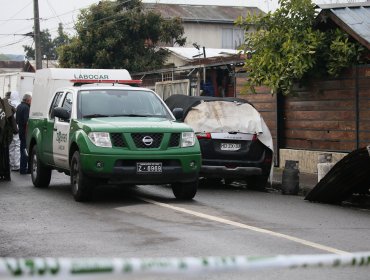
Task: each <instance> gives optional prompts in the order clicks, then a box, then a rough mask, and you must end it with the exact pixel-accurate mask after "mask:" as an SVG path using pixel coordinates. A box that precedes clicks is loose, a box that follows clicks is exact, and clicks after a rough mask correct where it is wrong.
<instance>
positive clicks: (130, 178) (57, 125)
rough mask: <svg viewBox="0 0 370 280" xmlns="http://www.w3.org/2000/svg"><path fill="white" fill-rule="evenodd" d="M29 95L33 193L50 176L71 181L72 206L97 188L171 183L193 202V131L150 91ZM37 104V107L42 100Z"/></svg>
mask: <svg viewBox="0 0 370 280" xmlns="http://www.w3.org/2000/svg"><path fill="white" fill-rule="evenodd" d="M38 94H40V95H41V94H42V93H41V92H34V93H33V100H32V105H31V111H30V118H29V121H28V130H27V148H28V152H29V163H30V166H31V177H32V182H33V184H34V186H35V187H38V188H45V187H48V186H49V184H50V180H51V172H52V170H58V171H60V172H64V173H65V174H67V175H69V176H70V178H71V187H72V194H73V197H74V199H75V200H76V201H87V200H89V199H90V198H91V194H92V190H93V188H94V187H95V186H97V185H107V184H115V185H120V184H122V185H125V184H171V186H172V190H173V193H174V195H175V197H176V198H177V199H185V200H189V199H192V198H193V197H194V196H195V194H196V192H197V187H198V173H199V169H200V166H201V152H200V147H199V143H198V140H197V138H196V137H195V135H194V132H193V130H192V129H191V128H190V127H189V126H187V125H186V124H184V123H181V122H178V121H176V119H180V118H181V116H182V111H181V109H178V110H174V112H171V111H170V110H169V109H168V107H167V106H166V105H165V103H164V102H163V101H162V100H161V99H160V97H158V95H157V94H156V93H154V92H153V91H151V90H149V89H145V88H140V87H132V86H128V85H120V84H106V83H105V84H90V85H80V86H73V87H66V88H61V89H58V90H56V91H55V93H53V94H46V96H49V98H50V101H49V102H48V106H42V107H41V108H40V106H38V104H37V100H38V99H42V98H45V94H44V96H42V97H38V96H37V95H38ZM40 104H41V101H40Z"/></svg>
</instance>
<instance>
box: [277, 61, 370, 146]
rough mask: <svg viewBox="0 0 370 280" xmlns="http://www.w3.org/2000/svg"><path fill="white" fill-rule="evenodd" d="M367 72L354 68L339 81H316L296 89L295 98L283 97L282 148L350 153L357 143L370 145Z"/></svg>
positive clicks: (365, 68)
mask: <svg viewBox="0 0 370 280" xmlns="http://www.w3.org/2000/svg"><path fill="white" fill-rule="evenodd" d="M367 71H369V68H368V67H361V66H359V67H357V68H356V67H354V68H351V69H349V70H348V71H347V72H346V73H344V74H343V75H342V76H340V77H338V78H337V79H327V80H320V81H313V82H312V83H311V84H310V87H302V88H299V87H297V88H296V96H289V97H284V99H283V100H284V105H283V106H284V107H283V112H284V113H283V120H284V121H283V123H284V127H283V130H284V133H283V139H282V141H281V143H282V147H281V148H288V149H289V148H291V149H305V150H317V151H321V150H323V151H336V152H350V151H352V150H355V149H356V148H357V146H358V144H357V143H358V142H359V143H360V146H362V145H364V144H365V142H366V141H367V142H368V141H369V140H370V133H369V131H370V111H369V105H370V85H369V84H370V83H369V79H370V77H368V76H367V73H368V72H367ZM357 136H359V138H358V137H357ZM365 145H366V144H365Z"/></svg>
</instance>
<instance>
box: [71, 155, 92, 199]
mask: <svg viewBox="0 0 370 280" xmlns="http://www.w3.org/2000/svg"><path fill="white" fill-rule="evenodd" d="M90 183H91V181H90V180H89V178H88V177H86V175H85V174H84V173H83V172H82V170H81V164H80V153H79V152H78V151H76V152H74V154H73V156H72V161H71V186H72V195H73V198H74V199H75V200H76V201H79V202H83V201H88V200H90V199H91V194H92V187H91V185H90Z"/></svg>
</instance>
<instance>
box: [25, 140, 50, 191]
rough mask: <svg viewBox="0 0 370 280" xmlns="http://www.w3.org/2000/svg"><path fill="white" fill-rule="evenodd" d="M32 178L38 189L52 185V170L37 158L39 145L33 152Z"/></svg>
mask: <svg viewBox="0 0 370 280" xmlns="http://www.w3.org/2000/svg"><path fill="white" fill-rule="evenodd" d="M30 164H31V178H32V183H33V185H34V186H35V187H36V188H47V187H48V186H49V184H50V179H51V169H50V168H48V167H47V166H46V165H45V164H43V163H42V162H41V160H40V159H39V157H38V156H37V145H34V146H33V147H32V151H31V161H30Z"/></svg>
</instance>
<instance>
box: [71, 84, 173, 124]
mask: <svg viewBox="0 0 370 280" xmlns="http://www.w3.org/2000/svg"><path fill="white" fill-rule="evenodd" d="M77 103H78V104H77V107H78V118H104V117H122V116H128V117H157V118H166V119H172V117H171V115H170V113H169V111H168V109H167V107H166V106H165V105H164V104H163V103H162V102H161V100H160V99H159V98H158V97H157V96H156V95H155V94H154V93H153V92H151V91H145V90H129V89H111V90H107V89H96V90H81V91H79V95H78V101H77Z"/></svg>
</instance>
